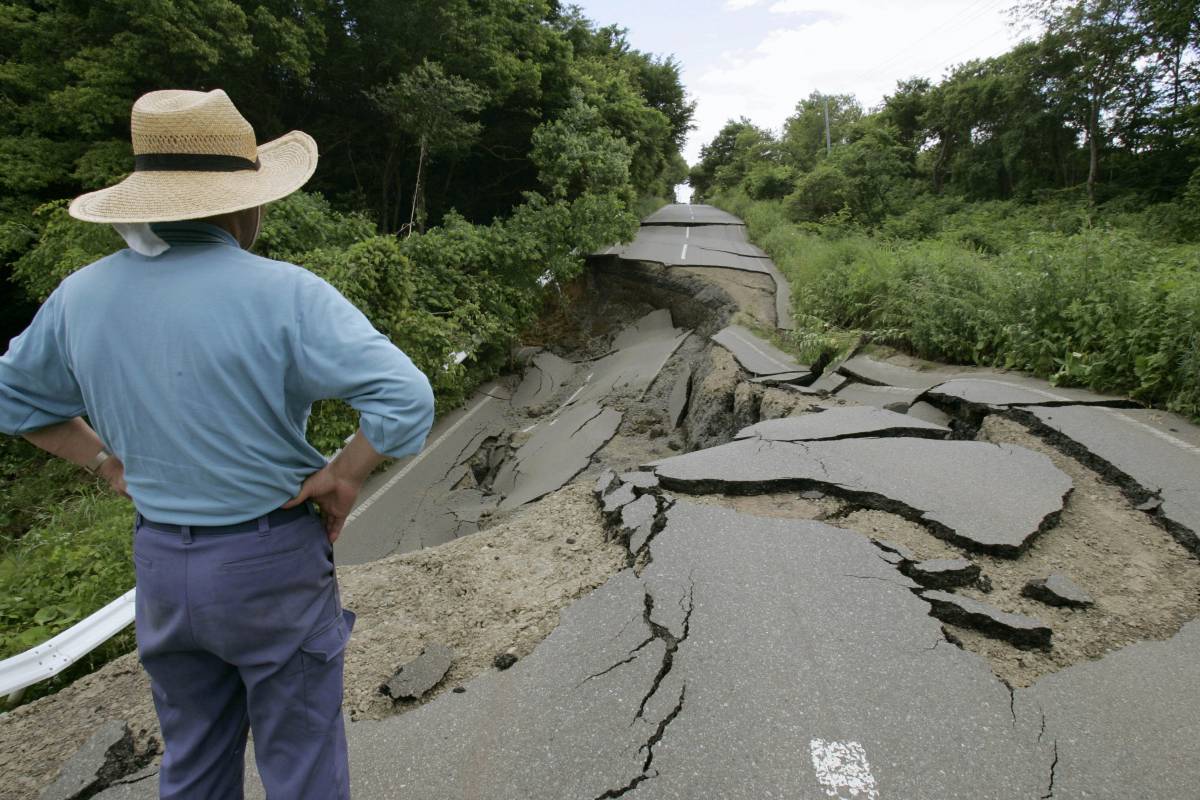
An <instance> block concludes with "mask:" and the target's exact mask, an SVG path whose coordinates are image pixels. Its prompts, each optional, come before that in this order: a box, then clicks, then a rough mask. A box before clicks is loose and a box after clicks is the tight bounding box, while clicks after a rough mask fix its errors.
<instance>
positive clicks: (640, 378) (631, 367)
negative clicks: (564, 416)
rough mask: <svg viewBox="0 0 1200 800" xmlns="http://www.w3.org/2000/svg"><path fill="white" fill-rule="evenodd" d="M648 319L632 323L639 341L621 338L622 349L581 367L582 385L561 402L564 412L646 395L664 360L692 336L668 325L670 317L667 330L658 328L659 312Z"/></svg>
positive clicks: (668, 319) (620, 336) (619, 339)
mask: <svg viewBox="0 0 1200 800" xmlns="http://www.w3.org/2000/svg"><path fill="white" fill-rule="evenodd" d="M647 317H649V318H652V319H651V320H647V319H645V318H643V320H639V321H638V322H636V323H634V327H635V328H637V329H638V330H639V331H640V334H641V335H640V336H639V337H633V336H630V337H626V336H625V334H621V335H619V336H618V337H617V339H616V342H619V343H621V344H623V345H625V346H623V347H621V348H620V349H618V350H615V351H614V352H612V353H609V354H608V355H605V356H602V357H601V358H599V359H596V360H595V361H592V362H590V363H584V364H582V365H581V366H580V370H579V373H580V374H582V375H583V376H584V378H583V385H582V386H580V387H579V389H578V390H576V391H575V392H574V393H573V394H572V395H571V396H570V397H568V398H567V399H566V400H565V401H564V402H563V407H564V408H565V407H567V406H570V405H571V404H573V403H574V404H581V403H588V402H595V401H602V400H605V399H608V398H610V397H613V396H615V395H622V396H631V397H633V398H634V399H638V400H640V399H641V398H642V397H643V396H644V395H645V393H646V389H648V388H649V387H650V384H651V383H653V382H654V379H655V378H657V377H658V373H659V372H660V371H662V368H663V366H664V365H665V364H666V363H667V359H669V358H670V357H671V355H672V354H673V353H674V352H675V351H676V350H678V349H679V346H680V345H682V344H683V342H684V340H686V339H687V337H688V336H690V335H691V332H690V331H686V330H683V329H681V328H675V327H674V326H672V325H670V314H669V313H667V317H666V319H667V321H668V324H667V325H666V326H662V325H660V324H658V322H657V321H659V320H661V319H662V315H661V314H659V313H658V312H653V313H651V314H649V315H647ZM556 413H558V412H556Z"/></svg>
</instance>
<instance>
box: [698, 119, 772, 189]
mask: <svg viewBox="0 0 1200 800" xmlns="http://www.w3.org/2000/svg"><path fill="white" fill-rule="evenodd" d="M774 141H775V140H774V137H773V136H771V134H770V132H769V131H765V130H763V129H762V128H759V127H757V126H755V125H754V124H753V123H751V122H750V120H748V119H746V118H745V117H742V118H741V119H739V120H737V121H734V120H730V121H729V122H726V123H725V127H723V128H721V131H720V132H719V133H718V134H717V135H716V136H715V137H714V138H713V140H712V141H711V142H709V143H708V144H706V145H703V146H702V147H701V148H700V162H699V163H698V164H696V165H695V166H694V167H692V170H691V172H690V173H689V174H688V181H689V182H690V183H691V185H692V190H693V192H694V199H696V200H702V199H704V198H705V197H709V196H711V195H712V194H713V193H714V192H717V191H721V190H728V189H732V188H733V187H735V186H737V185H738V184H739V183H741V180H742V178H744V177H745V176H746V173H747V172H748V171H749V169H750V167H751V165H752V163H753V159H754V155H755V153H754V152H752V151H754V150H755V148H756V146H759V145H766V144H773V143H774Z"/></svg>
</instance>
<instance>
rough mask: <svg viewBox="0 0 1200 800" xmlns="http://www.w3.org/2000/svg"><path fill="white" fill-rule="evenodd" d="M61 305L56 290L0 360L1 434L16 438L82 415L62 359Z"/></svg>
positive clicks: (64, 355) (68, 369)
mask: <svg viewBox="0 0 1200 800" xmlns="http://www.w3.org/2000/svg"><path fill="white" fill-rule="evenodd" d="M62 304H63V298H62V289H61V288H59V289H56V290H55V291H54V292H53V293H52V294H51V295H50V297H48V298H47V299H46V302H45V303H43V304H42V307H41V308H40V309H38V312H37V314H36V315H35V316H34V318H33V322H31V323H30V324H29V327H28V328H26V329H25V331H24V332H23V333H21V335H20V336H17V337H16V338H15V339H13V340H12V341H11V342H9V345H8V352H7V353H5V354H4V355H3V356H0V432H3V433H6V434H9V435H11V436H16V435H20V434H23V433H28V432H29V431H35V430H37V429H38V428H45V427H47V426H49V425H55V424H58V423H60V422H66V421H67V420H69V419H73V418H75V417H78V416H82V415H83V414H84V413H85V408H84V403H83V395H82V393H81V392H80V389H79V384H78V383H77V382H76V381H75V376H74V375H73V374H72V372H71V367H70V363H69V360H68V357H67V353H66V335H65V324H64V320H63V308H62Z"/></svg>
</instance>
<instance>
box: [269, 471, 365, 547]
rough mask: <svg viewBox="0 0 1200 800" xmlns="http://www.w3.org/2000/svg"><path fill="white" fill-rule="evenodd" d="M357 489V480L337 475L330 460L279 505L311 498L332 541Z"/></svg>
mask: <svg viewBox="0 0 1200 800" xmlns="http://www.w3.org/2000/svg"><path fill="white" fill-rule="evenodd" d="M361 489H362V482H361V481H359V482H356V481H354V480H352V479H350V478H346V477H342V476H340V475H338V474H337V470H336V469H335V467H334V463H333V462H330V463H329V464H326V465H325V466H324V467H322V468H321V469H320V470H318V471H317V472H314V473H313V474H312V475H309V476H308V478H307V479H306V480H305V481H304V483H303V484H302V485H301V486H300V494H298V495H296V496H295V497H294V498H292V499H291V500H289V501H288V502H287V503H286V504H285V505H284V506H283V507H284V508H294V507H295V506H298V505H300V504H301V503H303V502H306V501H308V500H312V501H314V502H315V503H316V504H317V505H318V506H319V507H320V509H321V521H322V522H324V523H325V533H326V534H327V535H328V536H329V542H330V544H332V543H333V542H336V541H337V538H338V536H340V535H341V533H342V527H343V526H344V525H345V524H346V516H347V515H349V513H350V509H351V508H353V507H354V501H355V499H356V498H357V497H358V493H359V491H360V490H361Z"/></svg>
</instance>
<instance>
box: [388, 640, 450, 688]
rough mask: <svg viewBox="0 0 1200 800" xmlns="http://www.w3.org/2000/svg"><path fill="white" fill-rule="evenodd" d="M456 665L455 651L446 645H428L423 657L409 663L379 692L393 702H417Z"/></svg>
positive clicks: (420, 656) (397, 671)
mask: <svg viewBox="0 0 1200 800" xmlns="http://www.w3.org/2000/svg"><path fill="white" fill-rule="evenodd" d="M453 664H454V651H453V650H452V649H450V648H449V647H447V646H446V645H444V644H441V643H439V642H434V643H432V644H429V645H426V647H425V649H424V650H422V651H421V655H419V656H417V657H416V658H414V659H413V660H412V661H410V662H408V663H407V664H405V665H404V666H402V667H400V669H398V670H396V674H395V675H393V676H392V677H391V679H390V680H389V681H388V682H387V683H385V684H383V686H380V687H379V691H380V692H382V693H383V694H385V695H387V696H388V697H390V698H392V699H393V700H417V699H420V698H421V697H423V696H424V695H425V693H426V692H428V691H429V690H430V689H432V688H433V687H434V686H437V685H438V683H439V682H440V681H441V680H442V678H444V677H446V673H447V672H449V671H450V667H451V666H452V665H453Z"/></svg>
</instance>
